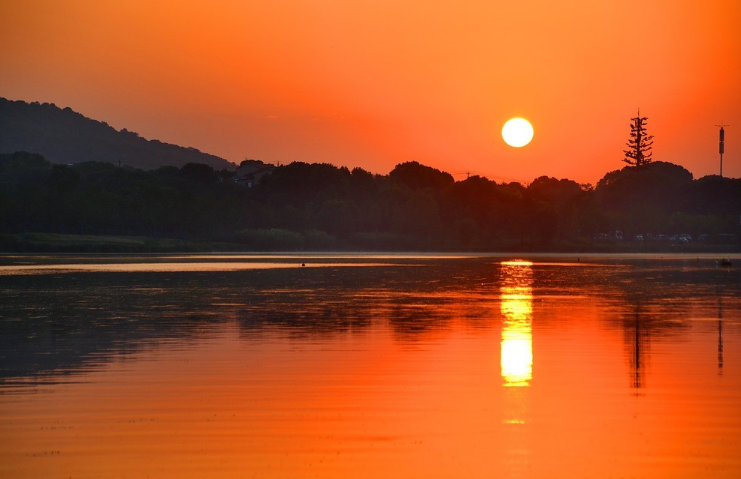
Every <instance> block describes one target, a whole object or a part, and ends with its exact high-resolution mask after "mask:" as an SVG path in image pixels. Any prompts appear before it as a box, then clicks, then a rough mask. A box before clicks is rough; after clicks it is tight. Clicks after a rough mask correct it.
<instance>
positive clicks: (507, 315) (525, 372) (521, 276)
mask: <svg viewBox="0 0 741 479" xmlns="http://www.w3.org/2000/svg"><path fill="white" fill-rule="evenodd" d="M501 278H502V286H501V287H500V292H501V301H502V303H501V306H500V308H501V312H502V350H501V352H502V354H501V366H502V378H503V379H504V385H505V386H510V387H521V386H528V385H529V382H530V380H531V379H532V377H533V328H532V319H533V292H532V281H533V278H532V263H531V262H529V261H506V262H502V271H501Z"/></svg>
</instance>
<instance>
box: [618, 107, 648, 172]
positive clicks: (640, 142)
mask: <svg viewBox="0 0 741 479" xmlns="http://www.w3.org/2000/svg"><path fill="white" fill-rule="evenodd" d="M631 121H632V123H631V124H630V140H628V142H627V143H626V145H627V146H628V149H627V150H623V152H624V153H625V158H623V161H624V162H626V163H627V164H629V165H631V166H643V165H647V164H649V163H651V155H653V153H652V152H651V146H652V145H653V144H654V142H653V139H654V137H653V135H649V134H648V133H646V122H647V121H648V117H645V116H641V110H638V116H637V117H635V118H631Z"/></svg>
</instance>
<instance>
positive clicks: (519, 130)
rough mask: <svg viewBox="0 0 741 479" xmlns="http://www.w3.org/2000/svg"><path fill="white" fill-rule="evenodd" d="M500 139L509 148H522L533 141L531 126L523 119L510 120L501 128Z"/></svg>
mask: <svg viewBox="0 0 741 479" xmlns="http://www.w3.org/2000/svg"><path fill="white" fill-rule="evenodd" d="M502 138H504V141H505V143H507V144H508V145H509V146H514V147H515V148H520V147H523V146H525V145H527V144H528V143H530V140H532V139H533V125H531V124H530V122H529V121H527V120H526V119H524V118H512V119H511V120H509V121H507V123H505V124H504V126H503V127H502Z"/></svg>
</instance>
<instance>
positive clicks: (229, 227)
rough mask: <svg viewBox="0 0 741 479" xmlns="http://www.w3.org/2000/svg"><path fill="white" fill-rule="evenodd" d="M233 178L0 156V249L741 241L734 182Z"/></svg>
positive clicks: (597, 247) (205, 169) (337, 171)
mask: <svg viewBox="0 0 741 479" xmlns="http://www.w3.org/2000/svg"><path fill="white" fill-rule="evenodd" d="M233 175H234V172H233V171H229V170H220V171H219V170H215V169H214V168H213V167H211V166H209V165H206V164H199V163H189V164H186V165H184V166H182V167H180V168H178V167H174V166H165V167H161V168H158V169H155V170H140V169H135V168H131V167H118V166H116V165H113V164H110V163H97V162H85V163H78V164H75V165H72V166H69V165H60V164H52V163H50V162H49V161H47V160H46V159H45V158H44V157H43V156H41V155H38V154H32V153H26V152H17V153H12V154H4V155H0V233H2V235H1V239H0V247H2V248H3V249H5V250H18V249H23V238H24V235H27V234H29V233H36V232H46V233H62V234H74V235H122V236H143V237H148V238H155V239H156V238H174V239H177V240H180V241H193V240H198V241H205V242H208V243H210V244H214V245H219V248H232V249H238V250H252V251H270V250H297V251H299V250H385V251H410V250H418V251H423V250H424V251H538V250H542V251H619V250H636V249H648V250H650V249H652V248H654V249H660V248H667V247H668V246H667V244H664V243H666V242H667V241H671V240H667V238H672V237H674V236H676V235H685V236H684V237H685V238H686V237H690V238H692V246H693V247H695V248H697V247H698V246H697V245H698V244H699V243H700V242H704V246H706V247H707V246H709V245H710V244H712V243H714V242H720V243H727V244H733V245H735V246H733V247H734V248H738V245H739V240H738V238H739V236H740V235H741V225H740V224H739V215H740V214H741V179H732V178H722V177H720V176H706V177H704V178H700V179H697V180H695V179H693V176H692V174H691V173H690V172H689V171H687V170H686V169H684V168H683V167H681V166H678V165H674V164H671V163H666V162H661V161H654V162H650V163H648V164H645V165H642V166H640V167H639V166H626V167H624V168H622V169H620V170H616V171H612V172H610V173H607V174H606V175H605V176H604V177H603V178H602V179H601V180H600V181H599V182H598V183H597V185H596V186H594V187H593V186H591V185H581V184H579V183H577V182H575V181H572V180H568V179H556V178H551V177H546V176H541V177H539V178H536V179H535V180H533V182H532V183H530V184H528V185H523V184H520V183H516V182H510V183H497V182H495V181H491V180H489V179H487V178H484V177H480V176H471V177H469V178H466V179H465V180H462V181H455V180H454V178H453V176H452V175H450V174H449V173H446V172H444V171H440V170H438V169H435V168H431V167H429V166H425V165H422V164H420V163H418V162H415V161H411V162H406V163H401V164H399V165H397V166H396V167H395V168H394V169H393V170H392V171H391V172H390V173H389V174H387V175H378V174H372V173H370V172H368V171H365V170H363V169H361V168H354V169H352V170H350V169H348V168H346V167H336V166H333V165H330V164H322V163H314V164H309V163H304V162H294V163H291V164H288V165H284V166H278V167H276V168H275V169H274V170H273V172H272V173H271V174H269V175H267V176H265V177H264V178H263V179H262V180H261V181H260V182H259V183H258V184H257V185H255V186H254V187H252V188H247V187H245V186H241V185H238V184H235V183H234V182H233V181H232V177H233ZM618 233H619V234H618ZM662 242H664V243H662ZM680 246H682V245H676V247H680ZM672 247H675V245H672ZM682 247H685V248H686V247H688V246H687V245H684V246H682Z"/></svg>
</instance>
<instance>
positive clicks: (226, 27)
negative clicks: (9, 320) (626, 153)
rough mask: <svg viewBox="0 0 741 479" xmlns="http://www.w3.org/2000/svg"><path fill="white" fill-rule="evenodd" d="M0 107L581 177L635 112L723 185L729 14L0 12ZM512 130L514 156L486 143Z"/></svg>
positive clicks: (173, 8)
mask: <svg viewBox="0 0 741 479" xmlns="http://www.w3.org/2000/svg"><path fill="white" fill-rule="evenodd" d="M0 18H2V19H3V22H2V23H3V28H2V29H0V71H1V72H2V74H0V96H3V97H6V98H9V99H13V100H25V101H41V102H52V103H56V104H57V105H58V106H60V107H65V106H69V107H71V108H73V109H75V110H77V111H79V112H80V113H82V114H84V115H86V116H89V117H92V118H95V119H99V120H104V121H107V122H108V123H110V124H111V125H112V126H114V127H116V128H118V129H121V128H128V129H130V130H133V131H136V132H138V133H140V134H141V135H142V136H144V137H146V138H150V139H152V138H156V139H160V140H162V141H167V142H172V143H177V144H181V145H184V146H193V147H196V148H198V149H200V150H202V151H206V152H209V153H213V154H216V155H219V156H222V157H225V158H227V159H229V160H231V161H235V162H239V161H241V160H242V159H244V158H256V159H262V160H264V161H268V162H282V163H287V162H290V161H294V160H302V161H311V162H313V161H322V162H329V163H333V164H335V165H338V166H340V165H345V166H348V167H351V168H352V167H355V166H360V167H362V168H365V169H367V170H370V171H373V172H376V173H383V174H385V173H388V172H389V171H390V170H391V169H392V168H393V166H394V165H395V164H397V163H400V162H403V161H409V160H417V161H419V162H421V163H423V164H427V165H430V166H434V167H436V168H440V169H443V170H445V171H448V172H451V173H454V174H456V178H457V179H462V178H465V175H463V174H461V175H458V174H459V173H465V172H466V171H469V172H471V173H475V174H480V175H485V176H487V177H489V178H490V179H493V180H497V181H503V180H519V181H523V182H529V181H532V180H533V179H534V178H535V177H537V176H540V175H548V176H554V177H557V178H570V179H574V180H577V181H579V182H589V183H596V182H597V180H599V179H600V178H601V177H602V176H603V175H604V174H605V173H606V172H608V171H611V170H614V169H618V168H621V167H622V166H624V163H622V162H621V160H622V158H623V154H622V150H623V147H624V143H625V141H626V140H627V139H628V134H629V122H630V118H631V117H632V116H635V113H636V109H637V108H638V107H640V108H641V113H642V114H645V116H648V117H649V123H648V125H649V130H650V132H651V133H653V134H654V135H655V136H656V138H655V145H654V159H655V160H664V161H670V162H673V163H677V164H680V165H682V166H684V167H686V168H687V169H689V170H690V171H691V172H692V173H693V174H694V175H695V177H701V176H704V175H708V174H717V172H718V163H719V161H718V145H717V137H718V132H717V127H715V126H714V125H715V124H718V123H721V122H724V123H726V124H730V125H731V126H730V127H728V128H727V133H726V155H725V157H724V173H725V175H726V176H732V177H741V28H739V25H738V19H739V18H741V2H740V1H738V0H708V1H695V0H666V1H651V0H645V1H632V0H621V1H604V2H601V1H600V2H595V1H594V0H565V1H563V0H562V1H551V0H543V1H527V0H517V1H512V2H500V1H496V0H485V1H478V2H466V1H462V0H442V1H435V2H430V1H429V0H424V1H423V0H412V1H405V0H372V1H370V0H353V1H351V2H348V1H346V0H250V1H238V0H233V1H227V0H223V1H195V0H177V1H156V2H147V1H138V0H128V1H105V0H95V1H92V0H90V1H82V0H80V1H56V0H46V1H43V0H42V1H39V0H3V1H2V2H1V3H0ZM513 116H523V117H525V118H528V119H530V120H531V122H532V123H533V126H534V127H535V138H534V140H533V142H532V143H531V144H530V145H529V146H527V147H525V148H522V149H513V148H511V147H509V146H507V145H506V144H504V142H503V141H502V140H501V136H500V130H501V127H502V125H503V123H504V122H505V121H506V120H507V119H508V118H510V117H513Z"/></svg>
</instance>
